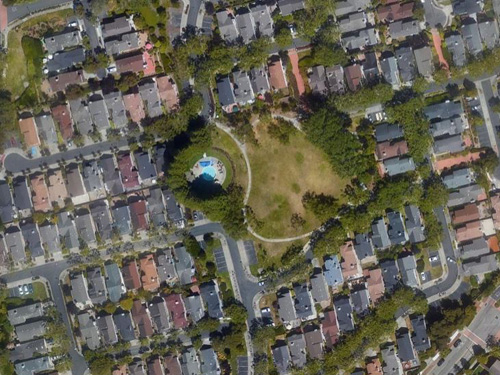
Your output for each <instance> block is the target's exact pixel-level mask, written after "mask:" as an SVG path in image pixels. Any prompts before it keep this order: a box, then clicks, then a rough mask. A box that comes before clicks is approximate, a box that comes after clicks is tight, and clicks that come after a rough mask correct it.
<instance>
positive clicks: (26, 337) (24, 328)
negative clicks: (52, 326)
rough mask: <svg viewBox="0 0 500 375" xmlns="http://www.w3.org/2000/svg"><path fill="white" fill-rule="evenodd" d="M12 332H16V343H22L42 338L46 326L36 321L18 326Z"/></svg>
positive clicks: (40, 321) (43, 322) (42, 322)
mask: <svg viewBox="0 0 500 375" xmlns="http://www.w3.org/2000/svg"><path fill="white" fill-rule="evenodd" d="M14 330H15V332H16V336H17V341H19V342H21V343H23V342H26V341H30V340H33V339H36V338H41V337H42V336H44V335H45V333H46V331H47V326H46V323H45V321H43V320H38V321H35V322H30V323H24V324H19V325H17V326H15V327H14Z"/></svg>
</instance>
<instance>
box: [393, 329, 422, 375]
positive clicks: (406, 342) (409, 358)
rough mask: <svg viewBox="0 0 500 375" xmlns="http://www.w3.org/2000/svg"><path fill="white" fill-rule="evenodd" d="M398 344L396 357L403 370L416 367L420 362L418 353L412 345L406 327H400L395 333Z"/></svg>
mask: <svg viewBox="0 0 500 375" xmlns="http://www.w3.org/2000/svg"><path fill="white" fill-rule="evenodd" d="M396 342H397V344H398V357H399V359H400V360H401V363H402V365H403V368H404V369H405V370H407V369H410V368H413V367H416V366H418V365H419V364H420V362H419V360H418V354H417V352H416V351H415V348H414V347H413V343H412V341H411V338H410V333H409V332H408V329H402V330H400V332H398V333H397V334H396Z"/></svg>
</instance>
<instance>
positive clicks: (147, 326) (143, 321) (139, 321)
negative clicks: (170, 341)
mask: <svg viewBox="0 0 500 375" xmlns="http://www.w3.org/2000/svg"><path fill="white" fill-rule="evenodd" d="M131 313H132V319H133V320H134V323H135V326H136V327H137V330H138V331H139V338H147V337H150V336H152V335H153V325H152V323H151V319H150V318H149V314H148V310H147V309H146V307H145V306H144V305H143V304H142V301H141V300H139V299H136V300H135V301H134V303H133V305H132V310H131Z"/></svg>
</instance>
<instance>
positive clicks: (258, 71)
mask: <svg viewBox="0 0 500 375" xmlns="http://www.w3.org/2000/svg"><path fill="white" fill-rule="evenodd" d="M250 82H251V84H252V89H253V92H254V93H255V94H256V95H258V94H264V93H266V92H268V91H269V90H270V86H269V79H268V76H267V70H266V66H265V65H262V66H261V67H258V68H253V69H252V70H250Z"/></svg>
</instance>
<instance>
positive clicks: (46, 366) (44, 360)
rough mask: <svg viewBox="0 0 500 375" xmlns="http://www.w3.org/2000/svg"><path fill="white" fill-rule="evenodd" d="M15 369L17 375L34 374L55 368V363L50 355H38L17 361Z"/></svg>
mask: <svg viewBox="0 0 500 375" xmlns="http://www.w3.org/2000/svg"><path fill="white" fill-rule="evenodd" d="M15 369H16V374H17V375H34V374H37V373H40V372H44V371H48V370H53V369H54V364H53V363H52V360H51V359H50V357H37V358H31V359H28V360H26V361H24V362H19V363H16V365H15Z"/></svg>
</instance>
